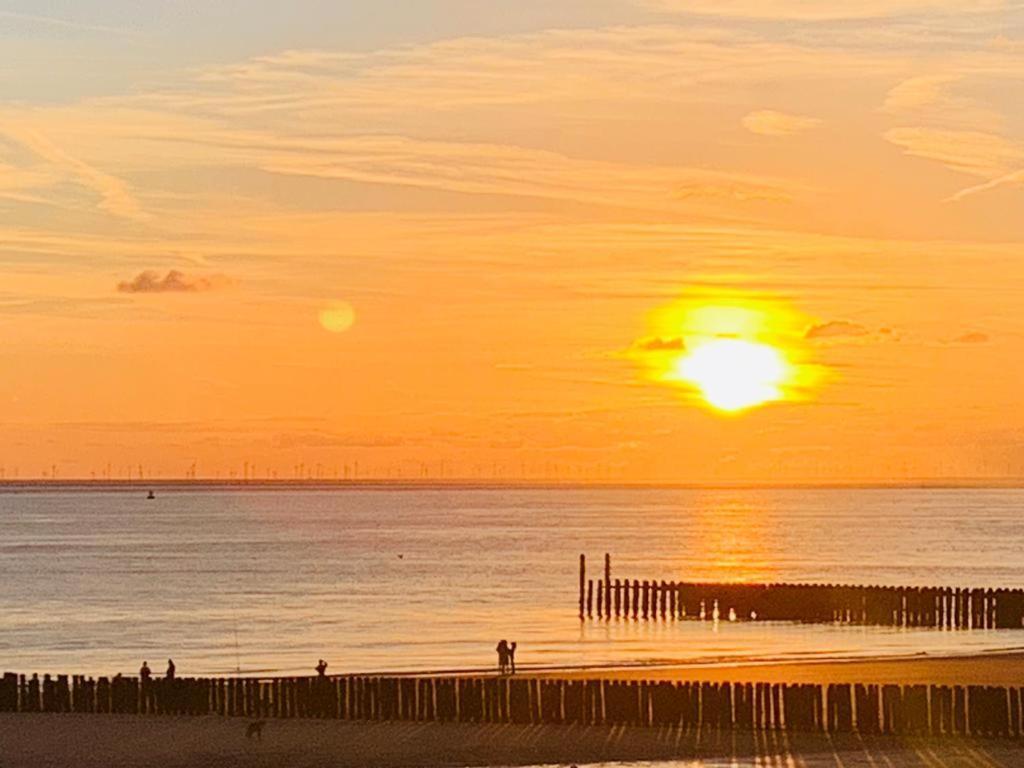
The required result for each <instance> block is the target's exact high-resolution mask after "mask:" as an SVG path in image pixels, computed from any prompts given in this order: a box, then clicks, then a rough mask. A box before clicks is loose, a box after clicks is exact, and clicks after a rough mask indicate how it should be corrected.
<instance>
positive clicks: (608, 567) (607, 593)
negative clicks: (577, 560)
mask: <svg viewBox="0 0 1024 768" xmlns="http://www.w3.org/2000/svg"><path fill="white" fill-rule="evenodd" d="M611 588H612V556H611V555H610V554H608V553H607V552H605V553H604V603H605V614H604V615H605V616H607V617H608V618H611V615H612V601H611Z"/></svg>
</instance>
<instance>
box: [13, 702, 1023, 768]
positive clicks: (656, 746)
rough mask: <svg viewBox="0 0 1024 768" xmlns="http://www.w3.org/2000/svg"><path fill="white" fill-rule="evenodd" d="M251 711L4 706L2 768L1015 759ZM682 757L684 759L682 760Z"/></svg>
mask: <svg viewBox="0 0 1024 768" xmlns="http://www.w3.org/2000/svg"><path fill="white" fill-rule="evenodd" d="M245 726H246V721H245V720H244V719H227V718H217V717H196V718H185V717H138V716H128V715H2V716H0V755H2V763H0V764H2V765H3V766H4V767H5V768H49V767H51V766H52V767H56V766H72V765H73V766H81V768H135V766H139V767H140V768H141V766H161V767H162V768H200V767H205V766H218V767H219V768H233V767H234V766H257V767H258V766H288V768H319V767H320V766H324V767H326V766H335V767H340V768H348V767H349V766H351V768H358V767H361V766H366V767H367V768H373V767H375V766H379V767H380V768H412V767H413V766H417V767H423V766H439V767H443V768H449V767H451V766H526V765H565V766H568V765H571V764H577V765H580V766H582V765H586V764H594V763H609V762H616V763H619V762H632V761H666V762H669V763H671V764H677V765H680V766H690V765H693V762H691V761H694V760H705V761H707V764H708V765H714V766H720V765H729V766H734V767H735V768H740V767H742V766H748V765H749V766H754V765H757V766H762V765H799V766H806V767H807V768H812V767H814V766H826V765H828V766H839V765H841V766H844V768H859V767H860V766H865V767H866V766H876V765H885V766H891V767H892V768H904V767H905V768H916V767H917V766H921V768H937V767H939V766H943V767H945V766H949V767H958V768H959V767H962V768H981V767H982V766H988V767H989V768H991V767H993V766H1007V768H1010V767H1011V766H1020V765H1022V764H1024V747H1019V746H1016V745H1014V744H1011V743H1010V742H1004V741H962V740H944V741H941V742H938V741H928V740H913V739H900V740H894V739H881V738H876V739H862V738H859V737H847V738H829V737H825V736H814V735H799V736H797V737H796V738H793V736H792V735H790V736H786V735H783V734H778V735H775V734H761V735H753V734H750V733H735V734H707V733H704V734H701V735H700V736H699V737H697V736H695V735H694V734H687V733H679V732H676V731H665V730H659V729H654V728H651V729H642V728H595V727H575V726H543V727H537V726H533V727H525V726H511V725H503V726H497V725H466V724H452V723H449V724H435V723H430V724H422V723H352V722H339V721H315V720H312V721H311V720H275V721H271V722H269V723H268V724H267V726H266V730H265V732H264V736H263V740H262V741H261V742H257V741H255V740H247V739H246V737H245ZM676 761H678V762H676Z"/></svg>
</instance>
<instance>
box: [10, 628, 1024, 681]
mask: <svg viewBox="0 0 1024 768" xmlns="http://www.w3.org/2000/svg"><path fill="white" fill-rule="evenodd" d="M1022 639H1024V637H1022ZM958 662H960V663H966V664H967V665H968V666H974V665H983V666H986V667H988V666H989V665H992V664H995V663H999V662H1002V663H1003V664H1005V665H1008V666H1009V667H1013V668H1015V669H1016V668H1018V667H1019V669H1020V670H1021V677H1019V678H1013V680H1014V681H1016V680H1020V681H1021V682H1022V684H1024V646H1009V647H1005V648H992V649H985V650H968V651H963V652H944V653H927V652H918V653H893V654H864V655H860V654H835V655H831V654H822V653H818V654H794V655H791V656H750V657H730V656H722V657H707V658H698V659H658V660H651V661H635V662H597V663H593V664H590V663H582V664H551V665H544V664H525V665H520V666H519V672H518V674H517V677H524V678H526V677H529V678H552V677H561V678H568V679H597V678H604V679H629V680H633V679H635V680H640V679H645V678H647V679H659V680H669V679H671V680H684V679H691V680H705V679H708V680H722V681H726V680H733V681H740V682H748V681H747V680H745V679H743V677H742V675H743V672H744V671H747V670H751V671H754V672H756V673H760V672H762V671H763V670H766V669H772V670H777V671H778V672H779V674H780V675H781V673H782V671H783V670H794V671H796V672H797V674H798V675H799V676H800V680H801V681H802V680H804V679H805V678H806V675H807V673H808V672H812V671H820V672H823V673H827V672H829V671H835V670H843V669H852V668H857V667H866V666H871V667H878V666H883V667H886V668H892V669H899V668H903V667H906V668H907V669H912V668H914V667H916V666H920V665H928V666H936V665H938V666H943V667H945V666H950V667H951V666H952V665H954V664H956V663H958ZM4 671H8V672H10V671H14V672H18V673H19V674H29V675H31V674H32V673H33V672H35V673H38V674H40V675H42V674H44V673H50V674H56V673H60V674H65V673H66V674H76V675H85V676H91V677H99V676H102V675H109V674H113V673H116V672H118V670H114V672H113V673H111V672H110V671H109V670H105V671H101V672H95V671H93V672H89V671H86V672H83V671H81V670H64V669H60V670H50V669H46V668H44V667H39V668H29V667H26V668H25V669H18V670H3V669H0V673H2V672H4ZM494 673H495V669H494V666H493V665H491V666H484V667H449V668H433V669H397V670H396V669H375V670H354V671H350V672H337V673H334V674H329V675H328V677H329V678H332V679H334V678H351V677H404V678H425V677H442V676H443V677H467V676H480V675H489V674H494ZM121 674H123V675H126V676H131V675H132V674H134V670H122V671H121ZM686 675H689V676H688V677H687V676H686ZM185 676H186V677H222V678H239V679H263V678H274V677H311V676H312V674H311V673H310V672H309V671H308V670H307V668H306V667H302V668H301V669H300V668H296V669H284V668H270V667H268V668H261V669H243V670H242V671H241V673H238V672H237V671H236V670H234V669H225V670H215V671H209V672H207V671H203V672H196V673H195V674H189V675H185ZM758 681H760V678H758V680H751V681H750V682H758ZM778 681H779V682H786V681H787V680H785V679H783V678H781V677H780V678H779V680H778ZM858 682H859V681H858ZM868 682H874V681H868Z"/></svg>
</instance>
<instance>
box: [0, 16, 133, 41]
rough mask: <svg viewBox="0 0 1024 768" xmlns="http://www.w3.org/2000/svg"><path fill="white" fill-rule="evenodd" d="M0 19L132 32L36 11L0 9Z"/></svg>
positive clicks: (109, 32) (45, 25)
mask: <svg viewBox="0 0 1024 768" xmlns="http://www.w3.org/2000/svg"><path fill="white" fill-rule="evenodd" d="M0 19H9V20H11V21H16V22H23V23H25V24H31V25H37V26H44V27H59V28H61V29H69V30H80V31H83V32H101V33H104V34H111V35H132V34H134V33H133V32H132V30H129V29H124V28H121V27H110V26H106V25H103V24H95V23H92V22H88V21H79V20H77V19H67V18H61V17H59V16H44V15H41V14H37V13H18V12H16V11H2V10H0Z"/></svg>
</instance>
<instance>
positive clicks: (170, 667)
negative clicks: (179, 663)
mask: <svg viewBox="0 0 1024 768" xmlns="http://www.w3.org/2000/svg"><path fill="white" fill-rule="evenodd" d="M175 669H176V667H175V666H174V661H173V660H172V659H168V660H167V679H168V680H173V679H174V670H175Z"/></svg>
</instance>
